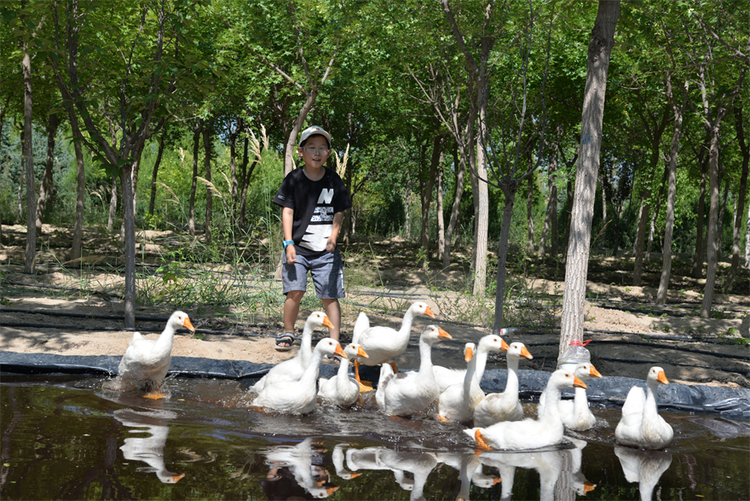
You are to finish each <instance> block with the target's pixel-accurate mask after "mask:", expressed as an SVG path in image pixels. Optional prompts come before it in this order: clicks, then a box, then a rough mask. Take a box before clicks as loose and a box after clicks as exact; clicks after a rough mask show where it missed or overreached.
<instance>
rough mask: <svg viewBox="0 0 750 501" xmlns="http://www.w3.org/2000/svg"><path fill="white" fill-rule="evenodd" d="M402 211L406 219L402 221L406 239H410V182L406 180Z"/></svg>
mask: <svg viewBox="0 0 750 501" xmlns="http://www.w3.org/2000/svg"><path fill="white" fill-rule="evenodd" d="M404 213H405V217H406V221H405V222H404V231H405V232H406V239H407V240H411V183H410V182H409V181H408V180H407V181H406V196H405V197H404Z"/></svg>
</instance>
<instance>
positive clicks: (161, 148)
mask: <svg viewBox="0 0 750 501" xmlns="http://www.w3.org/2000/svg"><path fill="white" fill-rule="evenodd" d="M165 133H166V132H165ZM158 141H159V150H158V151H157V153H156V162H154V170H153V171H152V172H151V196H150V197H149V200H148V213H149V215H151V216H153V215H154V204H155V203H156V180H157V179H158V176H159V166H160V165H161V158H162V155H163V154H164V134H162V135H160V136H159V139H158Z"/></svg>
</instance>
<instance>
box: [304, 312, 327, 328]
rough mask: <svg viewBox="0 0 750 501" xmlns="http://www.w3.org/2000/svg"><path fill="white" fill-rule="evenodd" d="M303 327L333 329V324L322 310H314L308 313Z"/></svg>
mask: <svg viewBox="0 0 750 501" xmlns="http://www.w3.org/2000/svg"><path fill="white" fill-rule="evenodd" d="M305 327H309V328H311V329H315V328H316V327H328V328H329V329H333V324H332V323H331V320H330V319H329V318H328V316H327V315H326V314H325V313H323V312H322V311H314V312H312V313H310V316H309V317H307V320H306V321H305Z"/></svg>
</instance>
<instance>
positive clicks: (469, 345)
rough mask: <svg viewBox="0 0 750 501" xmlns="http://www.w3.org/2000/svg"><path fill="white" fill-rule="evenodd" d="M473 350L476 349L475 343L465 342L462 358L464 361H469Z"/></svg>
mask: <svg viewBox="0 0 750 501" xmlns="http://www.w3.org/2000/svg"><path fill="white" fill-rule="evenodd" d="M475 350H476V345H475V344H474V343H466V344H465V345H464V360H465V361H466V362H471V359H472V358H474V351H475Z"/></svg>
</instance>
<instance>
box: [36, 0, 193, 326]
mask: <svg viewBox="0 0 750 501" xmlns="http://www.w3.org/2000/svg"><path fill="white" fill-rule="evenodd" d="M194 5H195V4H190V3H183V2H180V1H179V0H175V1H174V2H144V3H141V4H132V3H131V2H126V1H123V2H120V3H118V4H117V5H114V6H110V8H109V9H100V8H98V6H97V5H96V2H87V1H82V0H70V1H69V2H68V3H67V5H66V6H65V7H63V6H61V5H60V3H59V2H58V1H55V2H53V3H52V4H51V5H50V9H51V16H52V20H53V23H54V35H53V40H52V44H53V45H52V46H51V47H49V53H48V59H49V62H50V64H51V66H52V69H53V71H54V75H55V79H56V81H57V85H58V87H59V89H60V93H61V94H62V97H63V101H64V104H65V107H66V109H67V110H68V114H69V116H71V117H74V118H75V120H73V119H71V121H72V122H73V121H76V120H79V119H80V120H81V122H82V123H83V126H84V127H85V129H86V132H87V136H83V135H81V136H80V137H79V140H80V141H82V142H83V143H84V144H85V145H86V147H87V148H88V149H90V150H91V151H92V152H94V153H95V154H96V155H97V156H98V158H99V159H100V160H101V161H102V162H104V163H105V164H106V165H107V166H108V168H109V169H110V172H111V173H112V174H113V175H116V176H118V177H119V178H120V181H121V185H122V198H123V214H124V218H123V225H124V240H125V311H124V323H125V326H126V327H134V325H135V293H136V291H135V212H134V193H133V174H134V169H136V168H137V164H138V162H139V159H140V155H141V152H142V151H143V147H144V144H145V141H146V139H148V138H150V137H151V136H152V135H153V134H154V133H155V132H157V131H158V130H159V129H160V128H161V126H162V125H163V123H164V121H165V120H166V115H161V116H158V115H157V111H163V110H161V106H162V105H163V100H168V99H170V98H171V97H172V96H173V94H174V93H175V90H176V85H177V81H178V80H180V78H181V77H184V75H185V73H186V72H187V71H188V69H190V68H191V67H192V66H191V64H190V63H192V62H191V61H189V59H188V58H186V54H184V53H183V52H181V50H182V49H183V48H184V47H183V45H184V42H185V39H186V36H187V34H188V33H189V30H188V28H189V24H190V21H189V18H190V16H189V13H191V12H190V11H191V10H192V9H194ZM105 10H106V12H105ZM113 13H116V15H113ZM102 32H106V33H107V36H105V37H100V36H98V35H100V34H101V33H102ZM186 52H187V51H186ZM111 54H120V55H122V57H110V55H111ZM188 54H189V52H188ZM186 61H189V62H188V63H187V64H186ZM102 95H104V96H107V95H115V96H117V97H118V99H117V100H116V101H115V102H113V101H111V100H107V99H102V100H101V101H100V100H99V99H101V97H100V96H102ZM108 106H111V107H108ZM109 130H113V131H116V133H115V134H114V137H112V136H110V135H109V134H107V131H109ZM108 136H109V137H108Z"/></svg>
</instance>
